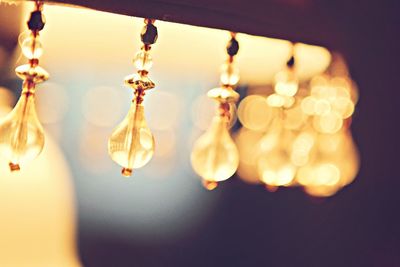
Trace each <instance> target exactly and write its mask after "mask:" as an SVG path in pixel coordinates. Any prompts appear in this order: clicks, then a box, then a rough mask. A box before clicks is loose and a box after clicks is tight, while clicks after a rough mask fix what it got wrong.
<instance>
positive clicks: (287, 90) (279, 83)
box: [267, 44, 299, 108]
mask: <svg viewBox="0 0 400 267" xmlns="http://www.w3.org/2000/svg"><path fill="white" fill-rule="evenodd" d="M294 48H295V46H294V45H293V44H292V46H291V56H290V58H289V60H288V61H287V62H286V68H285V69H284V70H282V71H280V72H278V73H277V74H276V75H275V85H274V91H275V93H273V94H271V95H270V96H269V97H268V98H267V101H268V104H269V105H270V106H272V107H283V108H290V107H292V106H293V104H294V102H295V98H294V96H295V95H296V93H297V91H298V89H299V81H298V79H297V75H296V67H295V51H294V50H295V49H294Z"/></svg>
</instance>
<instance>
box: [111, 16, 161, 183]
mask: <svg viewBox="0 0 400 267" xmlns="http://www.w3.org/2000/svg"><path fill="white" fill-rule="evenodd" d="M145 23H146V25H145V26H144V28H143V30H142V33H141V40H142V42H143V47H142V49H141V51H139V52H138V53H137V54H136V56H135V58H134V60H133V63H134V65H135V67H136V68H137V69H138V73H135V74H132V75H129V76H127V77H126V78H125V84H126V85H127V86H129V87H131V88H132V89H133V91H134V99H133V100H132V104H131V107H130V109H129V111H128V114H127V115H126V117H125V118H124V120H123V121H122V122H121V123H120V124H119V125H118V126H117V127H116V128H115V129H114V131H113V133H112V134H111V137H110V138H109V140H108V153H109V155H110V157H111V159H112V160H113V161H115V162H116V163H117V164H119V165H120V166H122V171H121V173H122V175H123V176H125V177H129V176H131V175H132V172H133V169H138V168H141V167H143V166H144V165H146V164H147V163H148V162H149V161H150V160H151V158H152V157H153V154H154V144H155V142H154V137H153V134H152V133H151V131H150V129H149V127H147V123H146V119H145V116H144V106H143V97H144V95H145V91H146V90H149V89H152V88H154V87H155V84H154V83H153V82H152V81H151V80H150V79H149V77H148V76H147V74H148V71H149V70H150V68H151V66H152V64H153V61H152V58H151V56H150V53H149V51H150V49H151V45H152V44H154V43H155V42H156V40H157V28H156V27H155V26H154V24H153V23H154V21H153V20H149V19H146V20H145Z"/></svg>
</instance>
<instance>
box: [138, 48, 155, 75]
mask: <svg viewBox="0 0 400 267" xmlns="http://www.w3.org/2000/svg"><path fill="white" fill-rule="evenodd" d="M133 63H134V64H135V67H136V68H137V69H138V70H145V71H149V70H150V68H151V66H153V59H152V57H151V55H150V53H149V52H147V51H139V52H138V53H137V54H136V55H135V58H134V59H133Z"/></svg>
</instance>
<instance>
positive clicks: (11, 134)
mask: <svg viewBox="0 0 400 267" xmlns="http://www.w3.org/2000/svg"><path fill="white" fill-rule="evenodd" d="M42 9H43V2H42V1H35V9H34V11H33V12H32V13H31V14H30V18H29V20H28V22H27V24H28V28H29V30H30V36H29V37H28V38H26V39H25V40H24V41H22V43H21V49H22V53H23V54H24V56H25V57H27V58H28V59H29V63H28V64H25V65H22V66H19V67H17V68H16V69H15V72H16V74H17V76H18V77H19V78H21V79H22V80H23V83H22V93H21V96H20V98H19V100H18V102H17V104H16V106H15V107H14V109H13V110H12V111H11V112H10V113H9V114H8V115H7V116H6V117H5V118H4V119H3V120H2V121H1V122H0V156H1V157H3V158H5V159H7V160H8V161H9V167H10V170H11V171H18V170H20V165H22V164H26V163H28V162H30V161H31V160H33V159H35V158H36V157H37V156H38V155H39V154H40V152H41V151H42V149H43V146H44V139H45V138H44V132H43V127H42V125H41V124H40V122H39V120H38V118H37V115H36V110H35V89H36V85H37V84H38V83H41V82H44V81H46V80H47V79H48V78H49V74H48V73H47V71H46V70H44V69H43V68H41V67H40V66H39V57H40V56H41V55H42V54H43V49H42V44H41V42H40V39H39V32H40V31H41V30H42V29H43V28H44V25H45V19H44V16H43V14H42Z"/></svg>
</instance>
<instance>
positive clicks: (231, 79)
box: [220, 63, 240, 86]
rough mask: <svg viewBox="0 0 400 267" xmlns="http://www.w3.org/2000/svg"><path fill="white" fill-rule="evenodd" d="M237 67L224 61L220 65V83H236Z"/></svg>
mask: <svg viewBox="0 0 400 267" xmlns="http://www.w3.org/2000/svg"><path fill="white" fill-rule="evenodd" d="M239 78H240V76H239V69H238V68H237V67H236V66H235V65H233V64H229V63H225V64H224V65H222V67H221V78H220V80H221V83H222V84H224V85H231V86H233V85H236V84H237V83H238V82H239Z"/></svg>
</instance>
